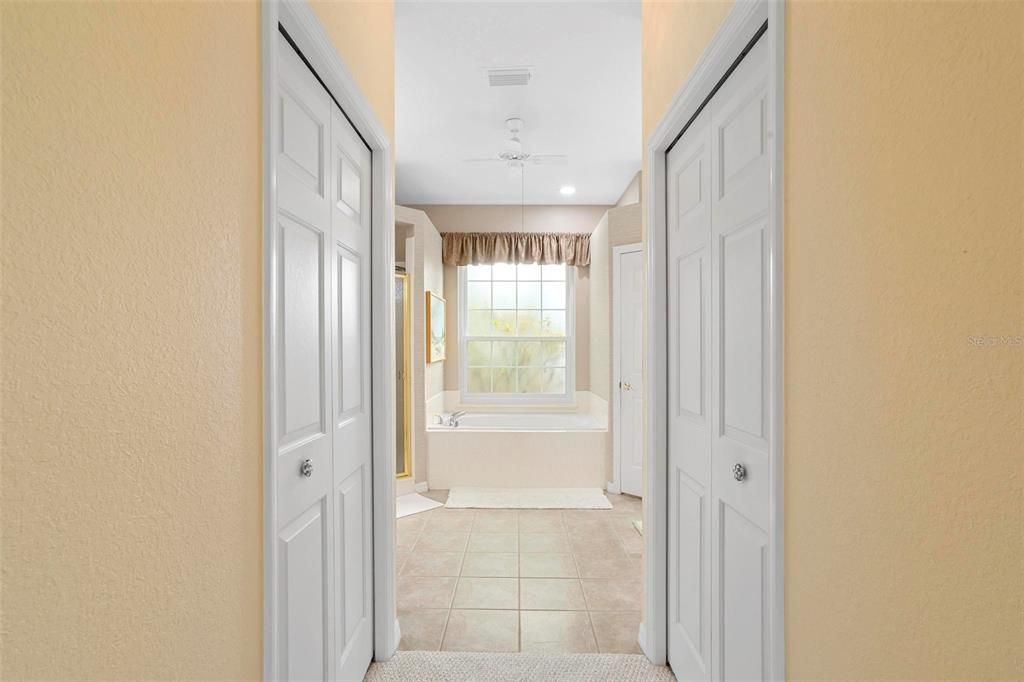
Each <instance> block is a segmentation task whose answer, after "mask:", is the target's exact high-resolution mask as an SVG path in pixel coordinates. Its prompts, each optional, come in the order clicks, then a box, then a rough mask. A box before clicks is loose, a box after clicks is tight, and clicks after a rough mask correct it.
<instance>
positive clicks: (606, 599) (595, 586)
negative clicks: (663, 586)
mask: <svg viewBox="0 0 1024 682" xmlns="http://www.w3.org/2000/svg"><path fill="white" fill-rule="evenodd" d="M580 582H581V583H582V585H583V596H584V597H586V599H587V608H588V609H589V610H591V611H637V610H639V609H640V608H641V605H642V603H643V598H644V588H643V582H642V581H639V580H587V579H584V580H581V581H580Z"/></svg>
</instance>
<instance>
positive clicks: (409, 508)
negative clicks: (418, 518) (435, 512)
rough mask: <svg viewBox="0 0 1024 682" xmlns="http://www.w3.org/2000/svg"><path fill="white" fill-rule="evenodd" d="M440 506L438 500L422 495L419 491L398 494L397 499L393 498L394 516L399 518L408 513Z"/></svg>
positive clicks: (416, 512)
mask: <svg viewBox="0 0 1024 682" xmlns="http://www.w3.org/2000/svg"><path fill="white" fill-rule="evenodd" d="M440 506H441V503H440V502H438V501H436V500H432V499H430V498H429V497H423V496H422V495H420V494H419V493H409V494H408V495H399V496H398V499H397V500H395V518H398V519H400V518H402V517H403V516H409V515H410V514H419V513H420V512H425V511H430V510H431V509H436V508H437V507H440Z"/></svg>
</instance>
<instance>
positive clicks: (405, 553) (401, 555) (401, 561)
mask: <svg viewBox="0 0 1024 682" xmlns="http://www.w3.org/2000/svg"><path fill="white" fill-rule="evenodd" d="M410 556H412V550H411V549H401V548H396V549H395V571H396V573H398V574H399V575H401V573H402V567H403V566H405V560H406V559H408V558H409V557H410Z"/></svg>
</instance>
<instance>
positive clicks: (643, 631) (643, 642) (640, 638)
mask: <svg viewBox="0 0 1024 682" xmlns="http://www.w3.org/2000/svg"><path fill="white" fill-rule="evenodd" d="M396 641H397V640H396ZM636 643H637V644H639V645H640V651H642V652H644V655H645V656H647V658H651V655H650V654H649V653H648V652H647V628H645V627H644V624H643V623H640V630H639V631H638V632H637V633H636ZM652 660H653V659H652Z"/></svg>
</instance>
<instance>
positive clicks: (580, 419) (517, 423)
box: [428, 412, 606, 431]
mask: <svg viewBox="0 0 1024 682" xmlns="http://www.w3.org/2000/svg"><path fill="white" fill-rule="evenodd" d="M458 422H459V425H458V426H442V425H440V424H433V425H431V426H429V427H428V430H429V431H604V430H605V429H606V426H605V425H604V424H602V423H601V422H600V420H599V419H598V418H597V417H595V416H594V415H591V414H583V413H578V412H564V413H558V412H467V413H466V414H464V415H462V416H461V417H459V420H458Z"/></svg>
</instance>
